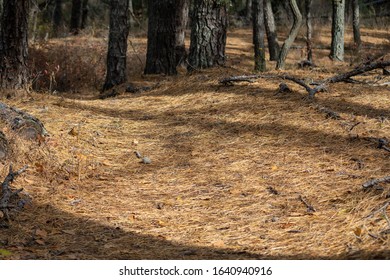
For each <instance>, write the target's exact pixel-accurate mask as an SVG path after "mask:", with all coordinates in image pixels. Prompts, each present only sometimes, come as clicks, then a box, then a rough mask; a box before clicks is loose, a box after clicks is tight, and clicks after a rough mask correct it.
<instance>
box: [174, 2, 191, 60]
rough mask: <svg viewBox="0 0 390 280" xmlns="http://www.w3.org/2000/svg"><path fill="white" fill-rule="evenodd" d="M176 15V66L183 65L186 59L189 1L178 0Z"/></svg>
mask: <svg viewBox="0 0 390 280" xmlns="http://www.w3.org/2000/svg"><path fill="white" fill-rule="evenodd" d="M176 2H177V8H176V11H177V14H176V39H175V41H176V42H175V52H176V65H177V66H178V65H179V64H182V63H184V61H185V59H186V58H187V51H186V46H185V41H184V40H185V30H186V27H187V23H188V12H189V7H190V0H178V1H176Z"/></svg>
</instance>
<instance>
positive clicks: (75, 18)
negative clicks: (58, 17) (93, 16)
mask: <svg viewBox="0 0 390 280" xmlns="http://www.w3.org/2000/svg"><path fill="white" fill-rule="evenodd" d="M81 8H82V2H81V0H72V14H71V16H70V32H71V33H72V34H74V35H77V34H79V31H80V25H81Z"/></svg>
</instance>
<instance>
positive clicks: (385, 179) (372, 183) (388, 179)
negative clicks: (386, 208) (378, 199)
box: [362, 176, 390, 203]
mask: <svg viewBox="0 0 390 280" xmlns="http://www.w3.org/2000/svg"><path fill="white" fill-rule="evenodd" d="M380 183H390V176H386V177H383V178H379V179H372V180H369V181H367V182H365V183H364V184H363V185H362V187H363V189H365V190H366V189H368V188H371V187H373V186H375V185H378V184H380ZM388 203H390V202H388Z"/></svg>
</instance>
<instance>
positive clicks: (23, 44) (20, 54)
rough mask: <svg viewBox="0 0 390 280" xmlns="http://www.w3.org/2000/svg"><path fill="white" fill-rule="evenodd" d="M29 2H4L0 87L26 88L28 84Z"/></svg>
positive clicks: (5, 0)
mask: <svg viewBox="0 0 390 280" xmlns="http://www.w3.org/2000/svg"><path fill="white" fill-rule="evenodd" d="M28 15H29V0H18V1H14V0H4V10H3V14H2V18H1V22H2V23H1V33H0V87H1V88H3V89H20V88H25V87H26V86H27V84H28V69H27V56H28V33H27V32H28V31H27V30H28Z"/></svg>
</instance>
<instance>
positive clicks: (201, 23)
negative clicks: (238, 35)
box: [187, 0, 227, 71]
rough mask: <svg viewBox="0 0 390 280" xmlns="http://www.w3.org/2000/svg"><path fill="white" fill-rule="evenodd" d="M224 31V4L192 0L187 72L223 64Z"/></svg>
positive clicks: (218, 1) (225, 20) (216, 0)
mask: <svg viewBox="0 0 390 280" xmlns="http://www.w3.org/2000/svg"><path fill="white" fill-rule="evenodd" d="M226 30H227V9H226V3H224V2H223V1H220V0H194V8H193V11H192V14H191V43H190V53H189V56H188V61H189V66H188V68H187V69H188V70H189V71H192V70H194V69H203V68H208V67H212V66H216V65H223V64H224V63H225V59H226V57H225V47H226Z"/></svg>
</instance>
